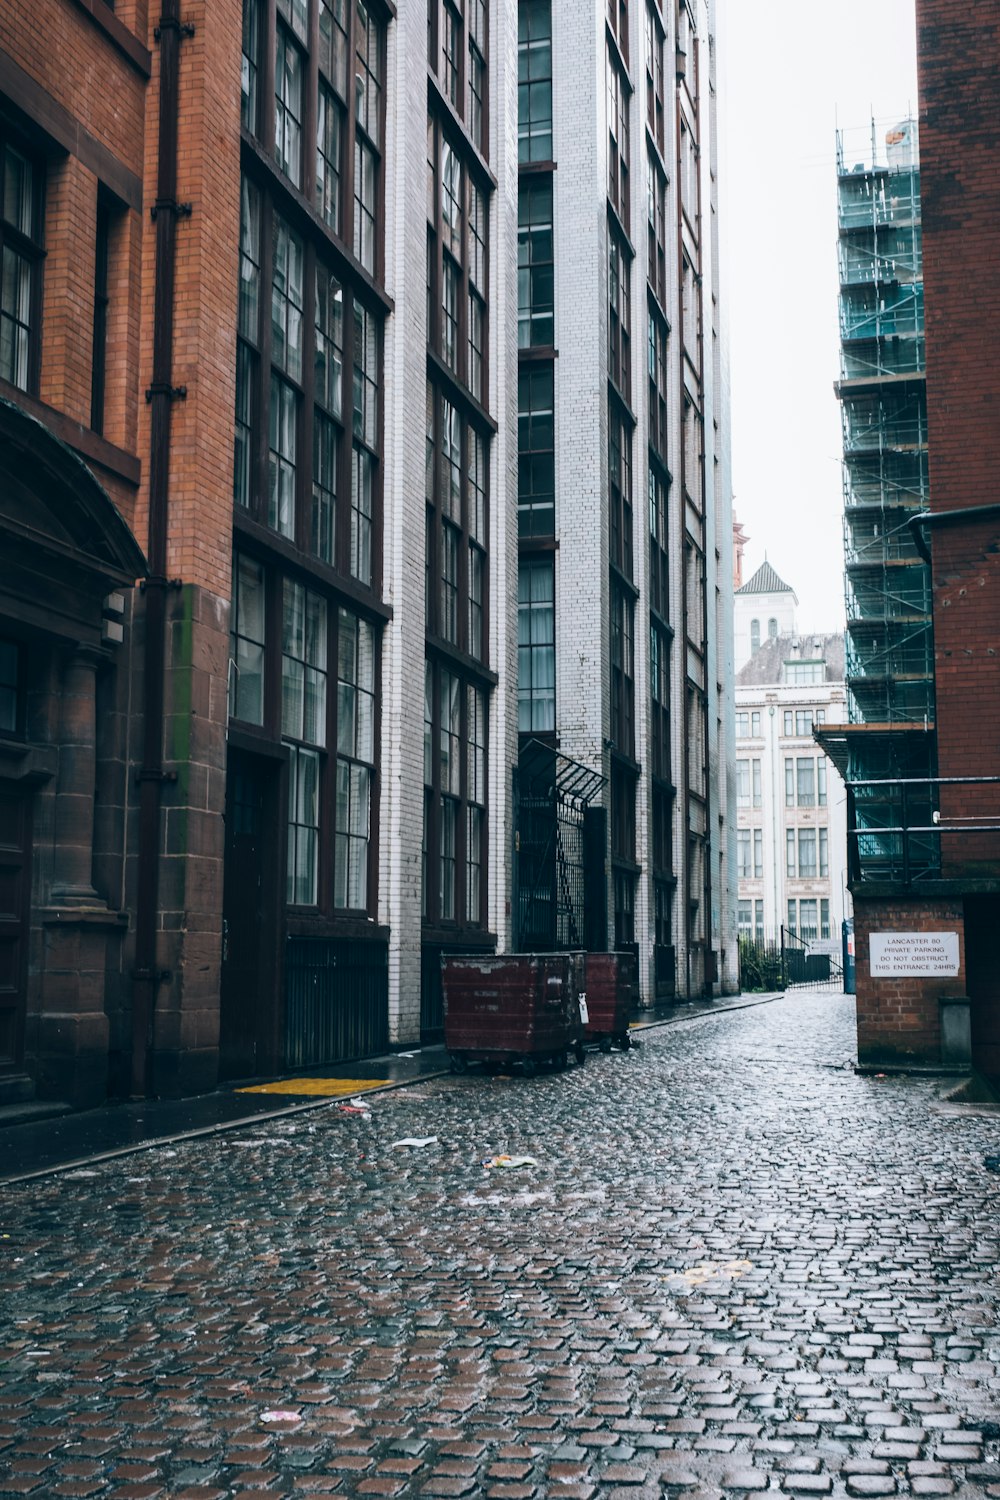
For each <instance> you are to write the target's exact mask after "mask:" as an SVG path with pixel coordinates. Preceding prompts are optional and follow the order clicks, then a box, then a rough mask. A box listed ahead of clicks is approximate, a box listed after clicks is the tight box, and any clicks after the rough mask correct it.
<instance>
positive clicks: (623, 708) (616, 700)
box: [611, 581, 635, 759]
mask: <svg viewBox="0 0 1000 1500" xmlns="http://www.w3.org/2000/svg"><path fill="white" fill-rule="evenodd" d="M634 639H635V604H634V602H633V599H632V595H631V593H630V592H629V591H628V590H627V589H625V588H624V587H622V585H621V584H619V583H617V582H615V581H612V585H611V739H612V742H613V745H614V748H615V749H616V750H618V751H620V752H621V753H622V754H623V755H627V756H629V757H630V758H633V759H634V757H635V656H634Z"/></svg>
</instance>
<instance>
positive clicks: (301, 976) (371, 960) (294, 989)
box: [285, 937, 389, 1068]
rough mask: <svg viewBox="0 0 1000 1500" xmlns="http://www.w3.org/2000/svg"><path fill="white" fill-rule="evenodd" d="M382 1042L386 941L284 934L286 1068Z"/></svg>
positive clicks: (372, 1051)
mask: <svg viewBox="0 0 1000 1500" xmlns="http://www.w3.org/2000/svg"><path fill="white" fill-rule="evenodd" d="M388 1045H389V949H388V944H386V943H384V942H371V941H369V942H352V941H348V940H346V939H343V938H302V937H290V938H289V939H288V941H287V945H286V948H285V1066H286V1068H312V1067H317V1066H318V1065H319V1064H321V1063H332V1062H350V1061H351V1060H353V1059H354V1058H356V1057H374V1056H376V1055H377V1054H378V1053H380V1052H384V1051H385V1050H386V1048H387V1047H388Z"/></svg>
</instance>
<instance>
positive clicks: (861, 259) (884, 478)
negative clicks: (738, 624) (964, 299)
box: [837, 120, 934, 774]
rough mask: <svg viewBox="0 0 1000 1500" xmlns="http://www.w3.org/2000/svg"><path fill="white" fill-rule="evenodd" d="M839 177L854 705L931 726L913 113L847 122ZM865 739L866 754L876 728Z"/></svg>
mask: <svg viewBox="0 0 1000 1500" xmlns="http://www.w3.org/2000/svg"><path fill="white" fill-rule="evenodd" d="M837 188H838V192H837V206H838V261H839V268H840V349H841V368H840V379H839V381H838V382H837V395H838V397H839V399H840V406H841V419H842V424H843V439H844V462H843V474H844V561H845V597H846V606H847V653H846V676H847V686H848V717H849V721H850V722H851V723H853V724H864V725H869V726H874V725H876V724H878V725H884V726H886V727H888V728H893V729H903V728H904V727H907V728H910V729H919V730H921V731H925V730H926V729H928V728H929V727H930V726H931V725H932V723H933V718H934V659H933V640H932V625H931V589H930V570H929V568H928V567H927V564H926V563H925V562H924V560H923V559H922V557H921V556H920V553H919V552H918V550H917V547H916V544H915V542H914V538H913V534H912V530H911V527H910V525H909V522H910V519H911V517H913V516H915V515H917V514H919V513H920V512H921V511H923V510H926V509H927V505H928V477H927V402H926V392H925V385H924V367H925V354H924V297H923V262H922V250H921V225H920V159H919V149H918V142H917V124H916V121H915V120H904V121H903V122H902V123H900V124H898V125H895V126H893V127H891V128H889V129H887V130H885V131H884V133H883V131H882V130H880V128H879V127H878V126H877V125H876V123H875V121H872V124H871V133H870V137H867V138H866V139H865V140H864V141H863V143H862V144H860V146H859V145H858V144H857V137H855V138H854V139H853V140H852V138H851V137H850V135H849V134H847V133H845V132H844V131H838V132H837ZM921 737H922V738H923V736H921ZM857 745H858V754H859V755H861V756H863V757H867V756H868V755H869V752H870V749H871V748H872V746H871V741H870V738H869V737H868V736H865V737H864V738H863V739H860V740H858V741H857ZM854 769H855V772H857V771H862V768H861V767H856V768H854ZM862 774H865V773H864V772H863V771H862ZM867 774H870V773H867Z"/></svg>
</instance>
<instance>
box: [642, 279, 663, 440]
mask: <svg viewBox="0 0 1000 1500" xmlns="http://www.w3.org/2000/svg"><path fill="white" fill-rule="evenodd" d="M646 316H647V325H646V373H647V376H648V386H649V446H650V448H652V449H653V451H654V453H656V454H657V456H658V457H659V458H660V460H661V461H662V462H663V463H664V464H665V463H666V461H667V443H668V431H667V325H666V323H664V322H663V320H662V318H661V317H660V314H659V311H658V310H657V308H656V305H655V303H653V302H649V303H648V304H647V309H646Z"/></svg>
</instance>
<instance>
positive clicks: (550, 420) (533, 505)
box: [517, 360, 556, 538]
mask: <svg viewBox="0 0 1000 1500" xmlns="http://www.w3.org/2000/svg"><path fill="white" fill-rule="evenodd" d="M553 370H554V367H553V365H552V362H551V360H543V361H540V362H539V361H535V360H530V361H525V362H524V363H522V364H521V366H520V368H519V370H518V372H517V429H518V432H517V453H518V460H517V462H518V483H517V513H518V527H519V531H520V535H521V536H522V538H523V537H529V536H553V535H554V534H555V503H556V470H555V414H554V410H553V407H554V373H553Z"/></svg>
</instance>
